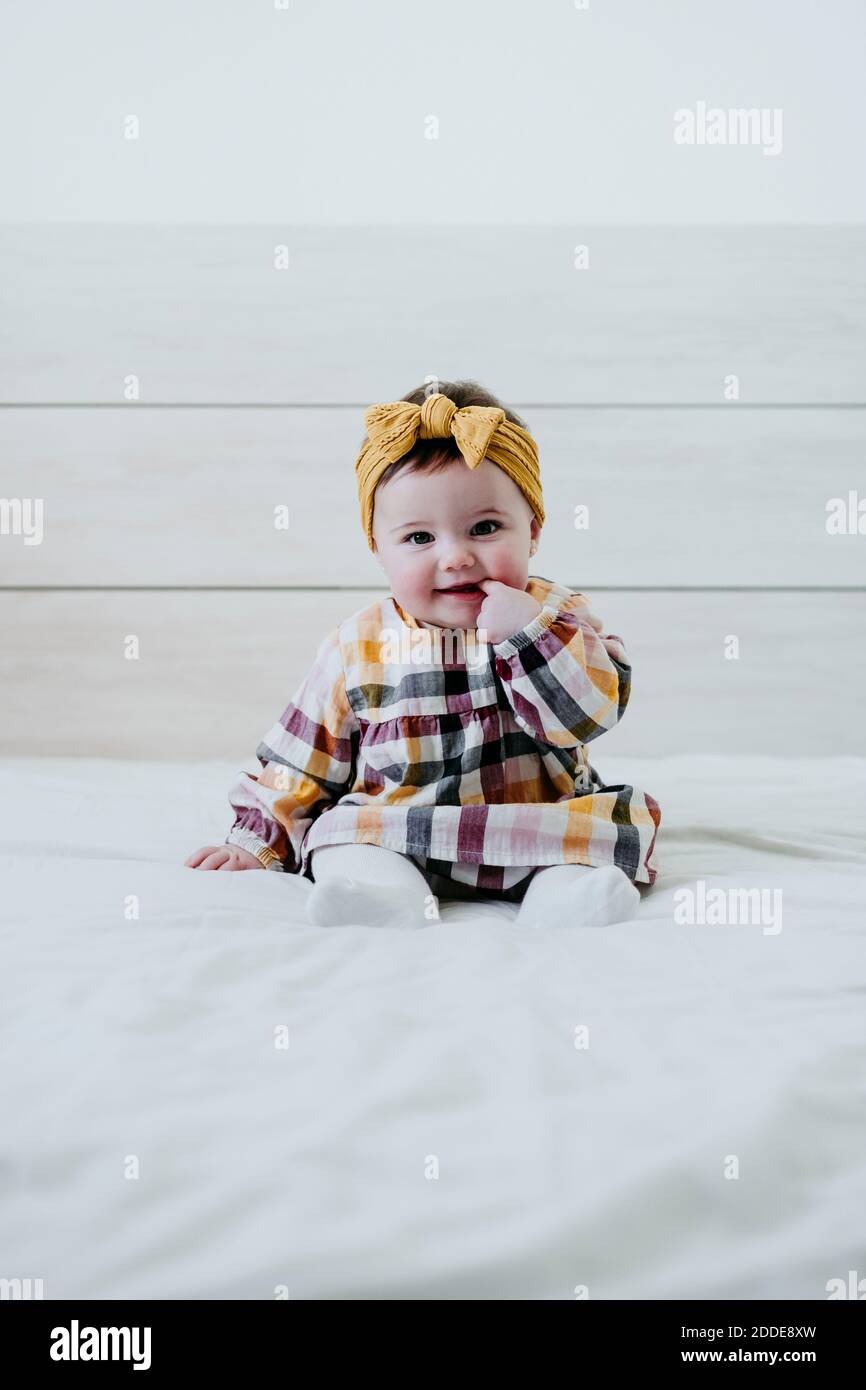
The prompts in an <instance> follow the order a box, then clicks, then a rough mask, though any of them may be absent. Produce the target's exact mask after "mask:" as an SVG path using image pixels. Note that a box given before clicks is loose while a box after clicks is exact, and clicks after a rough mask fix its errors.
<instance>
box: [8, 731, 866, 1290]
mask: <svg viewBox="0 0 866 1390" xmlns="http://www.w3.org/2000/svg"><path fill="white" fill-rule="evenodd" d="M594 763H595V765H596V766H598V768H599V771H600V772H601V773H602V775H603V776H604V777H605V779H606V780H607V781H608V782H609V783H615V782H617V781H620V780H624V781H633V782H635V783H636V784H637V785H639V786H641V787H644V788H645V789H646V790H648V791H649V792H651V793H652V794H653V795H654V796H655V797H656V798H657V799H658V801H659V802H660V804H661V807H662V814H663V823H662V833H661V837H660V840H659V850H658V853H659V860H660V864H661V867H662V873H661V874H660V876H659V879H658V882H657V884H656V886H655V888H654V889H653V890H651V891H650V892H649V894H648V895H645V896H644V898H643V901H642V903H641V907H640V912H639V916H638V917H637V919H636V920H635V921H633V922H630V923H627V924H623V925H621V926H615V927H609V928H607V929H604V930H586V929H584V930H581V929H579V928H562V927H560V928H556V927H551V928H550V929H547V930H543V931H540V932H531V931H520V930H518V929H516V928H515V927H514V926H513V918H514V915H515V909H514V908H513V907H510V906H507V905H501V904H485V905H481V906H477V905H472V904H470V905H465V904H461V903H445V902H443V904H442V921H441V923H439V924H435V925H432V926H431V927H430V928H428V929H426V930H424V931H421V932H412V931H401V930H377V929H368V928H361V927H358V928H346V929H332V930H324V929H319V928H315V927H311V926H309V925H307V923H306V920H305V916H304V898H305V895H306V893H307V892H308V891H309V885H308V884H307V883H305V882H303V881H301V880H298V879H297V878H295V877H294V876H291V875H279V874H274V873H258V872H248V873H235V874H230V873H203V872H199V871H194V870H191V869H187V868H185V867H184V866H183V859H184V858H185V857H186V856H187V855H188V854H189V853H190V851H191V850H193V849H194V848H196V847H197V846H198V845H200V844H206V843H215V844H216V843H219V842H220V841H221V840H222V838H223V836H224V834H225V829H226V826H227V823H228V822H227V817H228V816H229V810H228V805H227V802H226V791H227V788H228V786H229V785H230V782H231V779H232V778H233V776H234V774H235V772H236V768H235V766H234V764H218V765H217V764H206V765H195V766H180V765H167V764H146V763H115V762H104V761H98V760H94V761H87V762H83V761H76V760H73V759H69V760H62V761H56V760H54V761H38V760H23V759H22V760H8V761H6V762H4V763H3V764H0V787H2V826H0V836H2V842H3V849H2V860H0V869H2V883H3V891H2V918H0V932H2V1039H0V1040H2V1048H3V1069H2V1075H3V1080H2V1111H0V1114H2V1135H0V1173H2V1184H0V1194H2V1196H0V1204H2V1205H0V1277H4V1278H41V1279H43V1281H44V1294H45V1297H46V1298H65V1297H84V1298H121V1299H123V1298H131V1297H145V1298H175V1297H193V1298H229V1297H240V1298H273V1297H274V1296H275V1290H276V1289H277V1288H278V1287H279V1286H285V1287H286V1288H287V1290H288V1293H289V1296H290V1297H291V1298H296V1299H308V1298H329V1299H342V1298H352V1297H362V1298H432V1299H438V1298H484V1297H487V1298H527V1299H571V1298H574V1297H575V1289H576V1287H577V1286H581V1285H584V1286H587V1287H588V1292H589V1297H590V1298H592V1299H598V1298H644V1297H649V1298H677V1297H685V1298H693V1299H703V1298H713V1297H719V1298H734V1297H744V1298H770V1297H781V1298H807V1299H812V1298H814V1299H822V1298H826V1296H827V1294H826V1284H827V1281H828V1280H829V1279H832V1278H835V1277H839V1278H847V1273H848V1271H849V1270H850V1269H855V1270H858V1271H859V1276H860V1277H864V1276H866V1106H864V1091H866V1046H864V1034H866V1027H864V1005H866V950H864V892H866V872H864V870H866V761H864V760H859V759H856V758H836V759H822V760H820V761H817V760H814V761H810V760H808V759H793V758H792V759H791V760H789V761H782V760H777V759H770V758H755V757H750V758H748V759H745V758H744V759H737V758H732V757H713V756H700V757H695V756H689V757H680V758H665V759H658V760H655V759H650V758H647V759H637V758H629V759H628V762H627V765H623V766H620V765H619V764H618V763H617V761H616V760H615V759H610V758H606V757H604V756H603V751H602V750H599V752H598V756H597V758H596V759H594ZM701 878H702V879H704V880H705V881H706V882H707V884H708V885H709V886H710V887H717V886H720V887H735V888H749V887H764V888H776V887H778V888H781V889H782V891H783V899H782V903H783V918H782V930H781V931H780V932H778V933H777V934H771V933H769V932H766V931H764V930H763V928H762V926H761V925H757V924H745V925H729V926H706V925H692V926H689V925H677V924H675V922H674V919H673V906H674V892H675V890H676V889H677V888H680V887H682V886H688V885H692V886H694V884H695V882H696V880H697V879H701ZM132 894H134V895H136V896H137V898H138V900H139V903H140V908H139V911H140V916H139V918H138V920H135V919H127V918H126V917H125V915H124V909H125V900H126V899H127V895H132ZM581 1025H586V1026H587V1027H588V1029H589V1047H588V1048H580V1049H579V1048H576V1047H575V1029H576V1028H578V1027H579V1026H581ZM281 1026H286V1027H287V1028H288V1047H287V1048H285V1049H281V1048H277V1047H275V1029H278V1028H280V1027H281ZM129 1156H134V1157H135V1158H136V1159H137V1162H138V1164H139V1176H138V1177H137V1178H130V1177H127V1176H125V1165H127V1166H128V1165H129V1164H130V1161H131V1160H130V1157H129ZM730 1156H734V1157H735V1158H736V1159H737V1160H738V1163H739V1177H737V1178H730V1177H726V1176H725V1167H726V1163H727V1164H729V1165H730V1163H731V1157H730ZM434 1160H435V1162H437V1163H438V1177H432V1176H430V1174H431V1172H432V1170H433V1163H434Z"/></svg>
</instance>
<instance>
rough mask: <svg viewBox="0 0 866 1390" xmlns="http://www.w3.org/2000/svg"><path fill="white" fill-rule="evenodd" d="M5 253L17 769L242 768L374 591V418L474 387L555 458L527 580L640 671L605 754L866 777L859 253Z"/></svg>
mask: <svg viewBox="0 0 866 1390" xmlns="http://www.w3.org/2000/svg"><path fill="white" fill-rule="evenodd" d="M278 244H286V245H288V247H289V251H290V256H289V269H288V270H287V271H278V270H275V269H274V268H273V254H274V247H275V246H276V245H278ZM577 244H586V245H587V246H588V248H589V268H588V269H585V270H576V269H575V268H574V264H573V262H574V247H575V246H576V245H577ZM0 247H2V253H3V257H4V260H3V264H4V268H5V274H4V277H3V279H4V290H3V313H2V318H0V370H2V381H0V467H2V473H0V496H2V497H6V498H24V497H38V498H41V499H42V500H43V506H44V527H45V530H44V537H43V540H42V543H41V544H40V545H25V544H24V543H23V538H22V537H21V536H20V535H0V622H2V650H3V660H4V668H5V669H4V682H3V692H4V693H3V720H2V728H0V754H6V755H15V754H17V753H21V752H27V753H29V754H33V753H35V752H43V753H45V754H46V755H48V756H57V755H60V754H82V755H101V756H124V757H136V756H142V757H157V758H159V757H166V758H174V757H178V756H180V757H183V756H190V757H221V756H223V755H224V754H225V753H226V751H227V750H229V751H233V752H234V753H235V754H236V755H237V756H238V757H243V758H244V760H245V762H246V763H247V765H249V766H252V763H251V761H250V759H251V757H252V753H253V751H254V748H255V745H256V743H257V742H258V739H259V738H260V737H261V735H262V734H263V733H264V732H265V730H266V728H267V727H269V725H270V724H271V723H272V722H273V721H274V719H275V718H276V717H277V716H278V715H279V713H280V712H281V710H282V708H283V707H284V705H285V703H286V702H287V700H288V698H289V696H290V695H291V694H292V693H293V691H294V689H295V688H296V686H297V684H298V683H299V681H300V679H301V678H302V676H303V674H304V671H305V670H306V668H307V666H308V665H309V661H310V660H311V658H312V655H313V653H314V650H315V646H316V642H317V640H318V636H320V635H323V634H322V628H323V624H326V623H327V624H331V625H333V623H335V622H336V621H338V620H339V618H340V617H341V616H345V615H347V614H348V613H350V612H353V611H354V610H356V609H357V608H359V607H361V606H362V605H363V604H364V603H366V602H369V601H371V599H372V598H373V597H374V596H375V594H376V593H377V592H382V589H381V580H382V576H381V571H380V570H379V568H378V566H377V565H376V564H375V562H374V561H373V560H372V557H371V556H370V555H369V552H368V551H367V547H366V543H365V541H364V538H363V534H362V532H361V528H360V524H359V520H358V512H357V498H356V492H355V485H354V475H353V462H354V458H355V455H356V453H357V449H358V446H359V444H360V440H361V438H362V435H363V420H362V410H363V407H364V406H365V405H366V404H369V403H371V402H372V401H374V400H386V399H393V398H396V397H398V396H400V395H402V394H403V393H404V392H405V391H407V390H408V389H409V388H410V387H412V386H414V385H417V384H419V383H420V382H422V381H423V379H424V378H425V376H426V375H428V374H439V375H440V376H441V377H443V378H446V377H449V376H450V377H459V376H474V377H476V378H478V379H479V380H481V381H482V382H483V383H484V384H485V385H487V386H488V387H489V388H490V389H491V390H492V391H494V392H495V393H497V394H498V395H500V396H501V397H502V398H503V399H504V400H505V401H506V402H507V403H508V404H510V405H512V406H514V408H515V409H517V410H518V411H519V412H520V413H521V414H523V415H524V416H525V418H526V419H527V422H528V424H529V425H530V427H531V428H532V430H533V432H534V433H535V434H536V437H537V438H538V440H539V445H540V451H541V459H542V470H543V481H544V490H545V502H546V507H547V511H548V522H547V525H546V527H545V531H544V536H543V541H542V545H541V548H540V550H539V553H538V556H537V557H536V563H535V564H534V566H533V571H534V572H535V573H539V574H545V575H549V576H551V577H556V578H559V579H562V580H563V581H565V582H567V583H569V584H572V585H573V586H574V587H578V588H580V589H582V590H584V591H585V592H587V593H588V594H590V595H591V596H592V597H593V600H594V607H595V609H596V611H598V612H599V613H600V614H601V615H602V617H603V618H604V619H605V621H606V623H607V625H608V627H609V629H611V630H613V631H616V632H619V633H620V634H621V635H622V636H623V637H624V639H625V641H626V645H627V647H628V649H629V652H630V655H631V657H632V660H633V663H634V668H635V677H634V695H633V701H632V705H631V708H630V710H629V711H628V713H627V716H626V718H625V719H624V721H623V723H622V726H621V727H620V728H619V729H618V730H616V731H615V732H614V733H613V734H611V735H608V736H606V737H605V740H604V745H603V746H604V747H609V748H610V749H611V751H614V750H616V751H617V752H626V751H633V752H650V751H653V752H659V753H662V752H664V753H673V752H676V751H678V750H680V751H683V752H688V751H694V750H698V749H703V750H708V751H716V750H724V749H726V748H730V749H732V750H733V749H735V748H736V749H738V750H745V751H755V752H769V751H777V752H780V753H785V752H787V751H790V752H791V753H792V755H796V756H801V755H802V754H803V753H804V752H814V753H825V754H826V753H834V752H839V753H850V752H860V753H863V752H866V733H864V729H863V721H862V717H861V715H860V710H861V707H862V690H863V685H864V680H863V677H864V668H866V655H864V652H866V643H864V640H863V639H864V636H866V623H864V599H863V589H864V573H866V568H864V555H866V535H861V534H859V533H857V532H856V531H851V532H849V533H847V534H842V535H831V534H829V533H828V530H827V525H826V522H827V505H828V503H829V502H830V500H831V499H833V498H837V497H838V498H843V499H846V500H847V499H848V497H849V494H852V493H853V494H854V496H855V499H856V498H859V499H864V500H866V451H864V432H866V413H864V410H866V380H864V378H866V353H864V351H863V348H864V343H866V331H864V330H866V293H864V276H866V272H864V255H863V252H864V249H866V232H864V230H863V229H860V228H850V227H849V228H805V227H801V228H797V227H794V228H759V227H756V228H750V227H738V228H732V229H721V228H719V229H714V228H706V229H701V228H686V229H664V228H651V229H643V230H641V229H635V230H627V229H604V228H586V229H573V228H547V229H539V228H527V229H525V230H524V229H508V230H503V231H501V232H500V231H498V230H495V229H490V228H474V229H460V228H456V227H455V228H440V229H430V230H428V231H423V232H419V231H417V230H407V231H405V232H404V231H400V230H397V229H394V228H389V229H376V228H369V227H365V228H356V229H345V230H339V229H333V228H331V229H323V230H321V231H317V230H316V229H311V228H304V229H285V228H225V227H223V228H204V227H202V228H190V227H187V228H171V227H151V228H128V227H109V226H100V227H83V226H75V227H57V226H55V227H42V226H40V227H31V228H26V227H6V228H4V229H0ZM10 272H11V273H10ZM130 375H134V376H135V377H137V378H138V381H139V383H140V391H141V398H140V400H138V401H137V402H124V400H123V388H124V380H125V378H127V377H128V376H130ZM730 375H735V376H737V378H738V380H739V399H737V400H725V399H724V383H725V378H726V377H729V376H730ZM282 503H285V504H287V505H288V507H289V512H290V518H291V520H290V527H289V530H288V531H280V530H277V529H276V528H275V527H274V521H273V514H274V507H275V506H277V505H278V504H282ZM579 504H584V505H586V506H587V507H588V508H589V523H590V524H589V527H588V529H586V530H577V529H575V526H574V510H575V507H576V506H578V505H579ZM197 590H201V592H196V591H197ZM707 590H711V591H712V592H706V591H707ZM218 591H219V592H218ZM128 633H136V634H137V635H139V636H140V638H141V642H142V656H141V660H140V661H139V662H137V663H130V662H128V661H125V660H124V658H123V650H122V643H123V638H124V636H125V635H126V634H128ZM732 635H733V636H737V637H738V638H739V640H740V656H739V658H738V659H737V660H735V661H731V660H726V659H725V658H724V651H723V643H724V639H725V638H726V637H729V636H732ZM603 746H602V745H601V744H600V745H598V762H599V763H603Z"/></svg>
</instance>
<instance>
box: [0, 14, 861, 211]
mask: <svg viewBox="0 0 866 1390" xmlns="http://www.w3.org/2000/svg"><path fill="white" fill-rule="evenodd" d="M281 3H287V5H288V8H286V9H278V8H276V5H275V3H274V0H258V3H241V0H236V3H229V0H183V3H178V0H147V3H146V4H142V5H128V4H119V3H117V0H83V3H79V4H74V5H71V4H69V3H61V0H40V3H39V4H38V5H25V4H18V5H15V6H7V7H6V10H5V13H4V16H3V36H2V43H0V140H2V148H3V156H2V159H3V194H4V196H3V203H2V212H0V216H2V218H3V219H4V220H6V221H28V220H43V219H44V220H49V221H54V220H57V221H64V220H66V221H79V220H81V221H91V220H92V221H102V220H105V221H131V222H140V221H148V222H149V221H154V222H163V221H168V222H198V221H200V222H208V223H220V222H223V223H249V222H259V221H263V222H270V223H279V222H280V221H283V220H285V221H287V222H290V223H291V224H292V225H298V224H316V223H319V224H321V223H331V224H350V225H351V224H357V223H364V222H374V223H380V222H381V223H397V224H402V223H416V224H424V225H429V224H431V223H441V222H445V223H461V224H464V225H465V224H475V223H496V224H515V223H516V224H519V223H542V224H545V223H551V222H553V223H557V222H559V223H573V224H583V223H585V222H587V221H588V222H608V223H610V222H623V223H648V222H662V223H665V222H673V223H690V222H700V223H740V222H820V223H826V222H852V221H859V220H863V219H864V215H866V180H864V179H863V177H862V139H863V130H864V108H866V93H864V83H863V80H862V69H863V56H864V52H866V6H864V5H863V3H862V0H823V2H822V3H821V4H817V3H814V2H813V0H726V3H725V4H717V3H711V0H588V3H589V9H588V10H579V9H578V8H577V7H576V5H575V4H574V3H573V0H558V3H552V0H546V3H540V4H538V3H536V4H529V3H518V0H472V3H466V0H442V3H437V4H436V5H435V6H433V5H431V6H429V7H427V6H422V5H418V4H414V5H412V4H407V3H406V2H405V0H374V3H364V4H361V3H357V0H332V2H331V3H329V4H314V3H313V0H276V4H281ZM578 3H585V0H578ZM699 101H704V102H706V103H707V104H708V105H709V106H718V107H721V108H723V109H725V110H728V109H731V108H742V107H758V108H767V109H768V110H773V109H775V108H781V110H782V113H783V117H782V134H783V143H782V152H781V153H780V154H778V155H776V156H767V155H765V154H764V152H763V149H762V148H760V147H757V146H719V147H708V146H703V147H697V146H695V147H684V146H678V145H675V143H674V141H673V124H674V122H673V113H674V111H675V110H677V109H679V108H684V107H687V108H692V109H694V108H695V106H696V103H697V102H699ZM129 115H134V116H136V117H137V118H138V120H139V122H140V135H139V138H138V140H129V139H126V138H124V121H125V118H126V117H127V116H129ZM431 115H432V116H435V117H436V118H437V120H438V122H439V135H438V139H435V140H434V139H428V138H426V137H425V120H426V118H427V117H429V116H431Z"/></svg>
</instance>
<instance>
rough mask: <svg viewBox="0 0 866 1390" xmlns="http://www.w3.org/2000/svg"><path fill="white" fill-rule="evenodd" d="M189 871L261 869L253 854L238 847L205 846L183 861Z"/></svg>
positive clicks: (261, 866)
mask: <svg viewBox="0 0 866 1390" xmlns="http://www.w3.org/2000/svg"><path fill="white" fill-rule="evenodd" d="M184 864H185V865H186V866H187V867H188V868H190V869H263V868H264V867H265V866H264V864H261V863H260V862H259V860H258V859H256V856H255V855H254V854H250V852H249V850H246V849H241V847H240V845H205V847H204V849H197V850H195V852H194V853H193V854H191V855H190V856H189V859H185V860H184Z"/></svg>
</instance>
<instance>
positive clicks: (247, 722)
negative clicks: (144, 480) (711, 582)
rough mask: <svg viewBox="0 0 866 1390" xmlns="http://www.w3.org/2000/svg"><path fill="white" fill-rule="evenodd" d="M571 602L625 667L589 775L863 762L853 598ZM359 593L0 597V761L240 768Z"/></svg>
mask: <svg viewBox="0 0 866 1390" xmlns="http://www.w3.org/2000/svg"><path fill="white" fill-rule="evenodd" d="M588 595H589V597H590V598H591V599H592V601H593V608H594V610H595V611H596V612H597V613H598V614H599V616H600V617H601V618H602V620H603V622H604V624H605V626H606V628H607V630H608V631H610V632H615V633H617V634H618V635H619V636H621V637H622V638H623V640H624V641H625V644H626V647H627V650H628V653H629V657H630V659H631V662H632V666H633V695H632V699H631V702H630V705H629V708H628V710H627V711H626V714H625V717H624V718H623V720H622V722H621V724H620V725H619V726H618V727H617V728H616V729H614V730H613V731H611V732H610V733H608V734H606V735H604V736H603V738H602V739H601V740H599V741H597V742H596V743H595V744H593V745H591V748H592V753H593V763H594V765H597V766H598V767H599V770H600V771H602V773H603V771H604V753H605V751H609V752H610V753H616V754H617V755H620V754H640V755H641V756H647V755H655V754H659V755H663V754H664V755H669V754H674V753H690V752H696V751H703V752H714V753H724V752H726V751H730V752H731V753H770V754H778V755H779V756H784V757H790V758H802V757H813V756H817V755H823V754H851V755H860V756H863V755H866V725H864V721H863V718H862V690H863V687H864V681H866V642H864V640H863V638H864V617H866V613H864V609H866V604H864V599H863V597H862V596H861V595H859V594H833V595H831V594H753V593H750V594H746V593H716V594H669V593H661V594H649V593H646V594H639V593H622V592H617V593H602V594H598V595H593V594H592V592H591V591H588ZM375 597H376V594H375V593H374V591H372V590H370V591H367V592H366V593H363V592H362V593H355V594H340V593H327V592H325V593H317V594H274V593H266V594H259V593H248V594H242V593H231V594H201V593H103V594H54V593H47V594H24V595H21V594H8V593H7V594H2V595H0V623H2V632H3V649H4V658H5V662H4V665H5V678H4V688H3V695H4V717H3V721H2V725H0V755H2V756H4V757H14V756H25V755H26V756H46V757H58V756H88V757H105V758H146V759H170V758H189V759H199V758H229V757H231V758H233V759H234V760H235V761H236V762H237V764H238V766H239V767H241V766H244V767H246V768H248V769H249V770H253V771H254V770H255V768H256V766H257V764H256V762H255V757H254V754H255V748H256V745H257V743H258V741H259V740H260V738H261V737H262V736H263V735H264V734H265V733H266V731H267V730H268V729H269V728H270V727H271V725H272V724H273V723H274V722H275V721H276V719H278V718H279V716H280V714H281V713H282V711H283V709H284V708H285V706H286V704H287V703H288V701H289V699H290V698H291V696H292V695H293V694H294V691H295V690H296V688H297V686H298V684H299V683H300V681H301V680H302V679H303V676H304V675H305V673H306V671H307V670H308V668H309V665H310V663H311V661H312V659H313V656H314V654H315V650H316V647H317V645H318V642H319V641H320V640H321V638H322V637H323V636H324V635H325V633H326V632H327V631H329V630H330V629H331V628H332V627H333V626H335V625H336V624H337V623H338V622H339V621H340V620H341V619H342V618H344V617H347V616H348V615H349V614H350V613H352V612H355V611H357V610H358V609H360V608H362V607H365V606H366V605H367V604H368V603H369V602H372V601H373V599H374V598H375ZM129 635H134V636H136V637H137V638H138V640H139V644H140V656H139V659H138V660H135V661H129V660H126V659H125V658H124V642H125V640H126V638H127V637H128V636H129ZM732 636H735V637H736V638H737V639H738V642H739V657H738V659H736V660H728V659H726V657H725V644H726V641H727V640H728V639H729V638H730V637H732Z"/></svg>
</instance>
